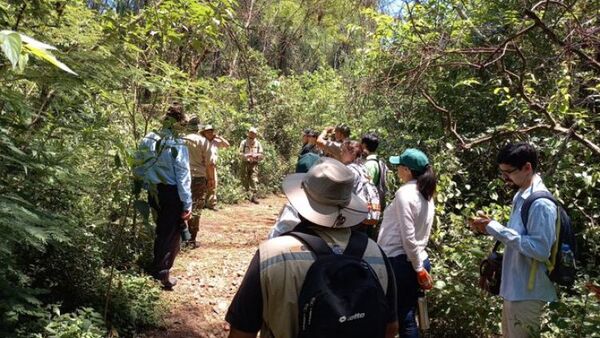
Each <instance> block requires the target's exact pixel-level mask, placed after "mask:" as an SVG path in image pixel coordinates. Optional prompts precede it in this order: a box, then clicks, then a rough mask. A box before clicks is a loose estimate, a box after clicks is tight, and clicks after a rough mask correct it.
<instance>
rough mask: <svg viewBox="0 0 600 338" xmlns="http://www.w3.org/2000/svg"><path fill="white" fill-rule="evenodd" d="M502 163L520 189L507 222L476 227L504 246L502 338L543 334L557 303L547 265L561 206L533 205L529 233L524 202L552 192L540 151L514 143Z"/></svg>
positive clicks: (482, 220)
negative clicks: (541, 171) (545, 317)
mask: <svg viewBox="0 0 600 338" xmlns="http://www.w3.org/2000/svg"><path fill="white" fill-rule="evenodd" d="M497 162H498V166H499V167H500V172H501V173H502V177H503V178H504V180H505V181H506V183H507V184H509V185H510V186H512V187H515V188H518V192H517V194H516V195H515V197H514V198H513V203H512V210H511V215H510V219H509V221H508V224H507V225H506V226H503V225H501V224H500V223H498V222H496V221H495V220H492V219H490V218H488V217H477V218H475V219H474V220H473V221H472V222H471V226H472V227H473V229H474V230H475V231H477V232H479V233H483V234H488V235H491V236H492V237H494V239H496V240H498V241H500V242H502V243H503V244H504V245H505V249H504V258H503V261H502V282H501V285H500V296H501V297H502V298H503V299H504V304H503V308H502V334H503V336H504V337H511V338H512V337H530V336H539V330H540V318H541V313H542V308H543V306H544V305H545V304H546V303H548V302H553V301H556V299H557V297H556V289H555V288H554V285H553V284H552V282H551V281H550V279H549V278H548V275H547V268H546V265H545V262H546V261H547V260H548V257H550V252H551V249H552V245H553V244H554V242H555V240H556V218H557V215H558V213H557V207H556V205H555V204H554V203H553V202H552V201H550V200H548V199H543V198H542V199H538V200H536V201H535V202H533V204H532V205H531V208H530V210H529V216H528V220H527V229H525V227H524V226H523V222H522V220H521V207H522V206H523V203H524V202H525V199H526V198H527V197H528V196H529V195H531V194H532V193H533V192H536V191H540V190H544V191H547V190H548V189H547V188H546V186H545V185H544V183H543V182H542V179H541V178H540V176H539V175H538V174H537V173H536V169H537V166H538V154H537V151H536V149H535V148H534V147H533V146H532V145H530V144H528V143H524V142H521V143H516V144H509V145H507V146H505V147H504V148H503V149H502V150H501V151H500V153H499V154H498V161H497Z"/></svg>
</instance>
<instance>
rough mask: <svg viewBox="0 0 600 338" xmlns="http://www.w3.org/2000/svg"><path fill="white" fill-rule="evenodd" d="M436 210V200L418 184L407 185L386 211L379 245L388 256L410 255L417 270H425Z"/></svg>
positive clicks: (400, 190)
mask: <svg viewBox="0 0 600 338" xmlns="http://www.w3.org/2000/svg"><path fill="white" fill-rule="evenodd" d="M434 211H435V210H434V205H433V199H431V200H430V201H428V200H426V199H425V197H423V195H421V193H420V192H419V191H418V190H417V181H416V180H411V181H409V182H407V183H406V184H404V185H403V186H401V187H400V189H398V191H396V195H395V197H394V200H393V201H392V203H391V204H390V205H388V206H387V208H385V211H384V213H383V221H382V223H381V231H380V232H379V237H378V238H377V244H379V246H381V248H382V249H383V251H384V252H385V253H386V255H387V256H388V257H396V256H399V255H406V256H407V258H408V259H409V260H410V262H411V264H412V266H413V268H414V269H415V270H419V269H421V268H423V261H424V260H425V259H426V258H427V257H428V256H427V251H425V247H426V246H427V242H428V241H429V234H430V233H431V226H432V225H433V217H434Z"/></svg>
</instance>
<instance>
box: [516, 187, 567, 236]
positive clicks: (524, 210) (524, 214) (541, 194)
mask: <svg viewBox="0 0 600 338" xmlns="http://www.w3.org/2000/svg"><path fill="white" fill-rule="evenodd" d="M539 198H546V199H549V200H551V201H552V202H554V204H556V205H557V206H558V202H557V201H556V199H555V198H554V196H552V194H551V193H550V192H548V191H546V190H540V191H536V192H534V193H532V194H531V195H529V196H528V197H527V198H526V199H525V202H524V203H523V206H522V207H521V221H523V226H524V227H525V231H527V219H528V218H529V209H530V208H531V205H532V204H533V202H535V201H536V200H537V199H539ZM558 217H560V213H559V214H558Z"/></svg>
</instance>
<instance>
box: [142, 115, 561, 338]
mask: <svg viewBox="0 0 600 338" xmlns="http://www.w3.org/2000/svg"><path fill="white" fill-rule="evenodd" d="M207 127H208V129H207ZM184 131H185V133H183V132H184ZM200 131H202V133H200ZM186 133H187V134H186ZM184 134H185V135H184ZM257 134H258V132H257V130H256V129H255V128H250V129H249V130H248V133H247V138H246V139H245V140H243V141H242V142H241V144H240V150H239V154H240V158H241V160H242V163H243V169H242V173H243V174H244V175H245V179H244V180H243V182H244V185H245V187H246V188H247V190H248V191H249V192H250V195H249V196H250V197H249V198H250V200H251V201H252V202H254V203H258V201H257V200H256V183H257V181H258V178H257V165H258V163H259V162H260V161H261V160H263V158H264V154H263V148H262V145H261V144H260V142H259V141H258V140H257V139H256V137H257ZM215 140H217V141H216V142H215ZM303 140H304V144H303V147H302V150H301V152H300V154H299V158H298V163H297V166H296V173H294V174H290V175H288V176H287V177H286V178H285V179H284V181H283V184H282V189H283V192H284V193H285V195H286V197H287V203H286V204H285V206H284V207H283V208H282V211H281V213H280V215H279V217H278V219H277V221H276V223H275V224H274V226H273V229H272V231H271V233H270V234H269V239H268V240H267V241H264V242H263V243H261V244H260V246H259V248H258V250H257V251H256V254H255V255H254V257H253V258H252V261H251V263H250V265H249V267H248V270H247V272H246V275H245V276H244V279H243V281H242V283H241V285H240V287H239V290H238V292H237V293H236V295H235V296H234V298H233V300H232V303H231V305H230V307H229V310H228V312H227V315H226V320H227V322H229V323H230V326H231V331H230V335H229V336H230V337H233V338H236V337H238V338H239V337H256V335H257V333H258V332H259V331H260V332H261V336H262V337H277V338H282V337H290V338H291V337H298V336H302V335H299V334H300V333H302V332H306V331H305V330H309V329H310V326H311V322H312V321H317V322H318V319H319V318H312V310H310V309H312V308H311V307H310V306H312V305H311V304H308V305H307V304H304V308H303V309H301V308H300V306H299V297H300V296H301V293H303V292H304V289H303V284H304V283H305V282H307V281H306V278H307V275H308V274H309V273H310V270H311V266H313V265H314V264H315V262H316V261H317V260H318V259H320V258H322V257H323V255H324V254H323V252H320V253H316V252H315V251H314V247H318V246H321V247H325V248H327V249H326V251H330V253H329V254H331V255H340V254H342V253H343V254H344V255H346V253H348V254H350V253H351V254H352V255H354V256H355V257H356V258H357V259H360V260H361V261H362V262H364V267H365V269H366V271H368V274H371V276H372V277H374V278H375V279H376V280H377V283H376V284H377V286H378V287H379V289H380V291H381V294H382V295H384V297H385V298H382V300H381V302H379V303H378V304H379V305H380V309H379V312H378V313H379V314H383V315H382V316H381V317H382V318H379V319H380V320H379V321H378V322H380V323H382V327H372V328H371V327H369V326H368V325H375V324H373V323H375V322H377V321H375V322H374V321H373V316H372V314H371V316H370V313H367V312H368V311H367V312H357V313H347V314H346V313H340V314H339V315H340V317H339V320H336V323H330V324H331V325H334V324H335V325H336V326H335V327H336V329H340V330H342V331H340V332H346V331H343V330H344V327H346V329H348V328H350V329H349V331H347V332H349V333H348V334H347V335H345V337H346V336H347V337H353V336H357V335H358V336H363V337H365V336H369V337H371V336H373V337H375V336H379V337H384V336H385V337H389V338H391V337H394V336H395V335H396V334H398V332H399V333H400V337H418V336H419V331H418V328H417V323H416V320H415V315H416V309H417V297H418V296H419V294H421V293H422V292H423V291H424V290H429V289H431V288H432V287H433V280H432V277H431V276H430V274H429V272H430V270H431V263H430V261H429V256H428V254H427V249H426V248H427V244H428V241H429V236H430V233H431V229H432V226H433V223H434V212H435V206H434V195H435V191H436V186H437V178H436V175H435V173H434V171H433V167H432V164H431V162H430V159H429V158H428V156H427V155H426V154H425V153H424V152H423V151H421V150H419V149H416V148H409V149H406V150H404V151H403V152H402V153H401V154H399V155H394V156H391V157H389V158H388V160H387V161H383V160H382V159H380V158H379V156H378V155H377V148H378V145H379V138H378V136H377V135H375V134H373V133H368V134H365V135H363V136H362V137H361V139H360V141H353V140H350V128H349V127H348V126H347V125H345V124H341V125H338V126H336V127H328V128H325V129H324V130H323V131H322V132H321V133H316V132H314V131H313V130H310V129H309V130H305V132H304V134H303ZM228 145H229V143H228V142H227V141H226V140H225V139H223V138H222V137H218V136H217V135H215V133H214V130H213V129H212V127H210V126H205V127H204V128H200V123H199V121H198V120H197V119H195V118H192V119H190V120H189V121H187V120H186V118H185V115H184V114H183V112H182V110H181V106H179V105H173V106H171V107H170V108H169V110H168V111H167V114H166V118H165V120H164V126H163V129H162V131H161V132H160V133H156V132H151V133H149V134H148V135H146V136H145V137H144V139H143V140H142V142H141V143H140V155H139V158H138V159H139V161H140V162H139V165H138V166H137V167H136V169H135V170H136V174H137V175H138V177H141V178H142V180H143V183H144V184H145V186H146V188H147V189H148V191H149V194H148V195H149V204H150V205H151V207H152V209H153V211H154V213H155V220H156V224H157V226H156V240H155V244H154V262H153V264H154V272H153V273H154V276H155V277H156V278H157V279H158V280H159V281H160V282H161V283H162V284H163V286H164V287H165V288H172V287H173V286H174V285H175V284H176V280H175V279H174V278H172V277H171V276H170V275H169V270H170V269H171V267H172V265H173V261H174V260H175V257H176V256H177V253H178V252H179V249H180V241H181V230H182V224H185V223H187V224H188V225H189V230H190V233H191V236H190V238H189V239H188V243H190V245H192V246H195V245H196V235H197V233H198V228H199V224H200V215H201V210H202V208H203V207H204V204H205V199H206V192H207V191H208V190H209V186H211V185H212V187H213V188H214V187H216V171H213V172H212V173H211V170H212V169H213V168H215V167H216V151H217V149H218V148H219V147H226V146H228ZM386 162H387V163H386ZM388 164H389V165H391V166H392V167H393V168H394V169H395V173H396V175H397V177H398V179H399V180H400V181H401V182H402V185H401V186H400V187H399V188H398V190H397V191H396V192H395V194H394V197H393V199H392V200H391V201H390V203H385V193H383V194H382V193H381V191H380V190H379V191H378V193H380V194H382V196H380V200H381V204H382V205H384V206H385V209H384V210H383V216H382V218H381V219H380V222H378V224H373V223H372V222H370V223H369V222H366V220H367V219H368V216H369V214H370V212H371V211H372V208H373V206H372V205H370V204H369V201H368V198H365V196H366V194H364V193H363V192H362V191H361V190H363V189H364V187H365V186H366V184H367V182H368V183H369V184H371V185H375V186H378V185H379V186H381V185H382V184H381V183H382V181H384V182H385V176H386V172H387V165H388ZM497 164H498V166H499V168H500V172H501V174H502V177H503V178H504V179H505V181H506V182H507V183H509V184H510V185H512V186H514V187H515V188H517V189H518V193H517V194H516V196H515V198H514V200H513V208H512V213H511V217H510V220H509V223H508V224H507V226H502V225H501V224H500V223H498V222H496V221H494V220H492V219H490V218H489V217H487V216H478V217H474V218H473V219H472V221H471V226H472V228H473V230H474V231H475V232H476V233H482V234H488V235H491V236H493V237H494V238H495V239H496V240H498V241H500V242H502V243H504V244H505V245H506V249H505V258H504V261H503V269H502V284H501V288H500V295H501V296H502V297H503V299H504V306H503V314H502V331H503V335H504V336H505V337H527V336H532V335H533V336H536V335H538V334H539V327H540V317H541V312H542V307H543V305H544V304H546V303H547V302H551V301H554V300H556V291H555V289H554V286H553V285H552V282H550V280H549V279H548V277H547V275H546V272H547V270H546V267H545V265H544V264H541V265H540V266H539V269H538V270H537V274H536V275H535V276H534V277H535V280H534V283H532V282H531V278H527V276H529V275H530V274H529V273H528V271H529V270H530V269H531V266H532V264H534V262H535V261H544V260H545V259H546V258H547V257H548V256H549V253H550V250H551V248H552V245H553V243H554V242H555V241H556V229H555V222H556V220H557V209H556V206H555V205H554V204H553V203H552V202H550V201H548V200H545V199H540V200H539V201H535V202H534V204H533V205H532V207H531V212H530V214H529V221H528V224H529V225H528V229H525V227H524V226H523V223H522V221H521V218H520V217H519V215H520V207H521V206H522V203H523V200H524V199H525V198H526V197H527V196H528V195H530V194H531V193H533V192H534V191H539V190H545V191H547V189H546V187H545V186H544V184H543V182H542V180H541V178H540V176H539V175H538V174H537V171H536V169H537V166H538V158H537V151H536V150H535V148H533V146H531V145H529V144H527V143H518V144H509V145H507V146H506V147H505V148H504V149H502V151H501V152H500V154H499V156H498V159H497ZM211 179H212V180H213V181H214V183H210V182H211ZM383 185H385V184H383ZM299 233H303V234H304V235H303V236H309V237H310V238H312V239H311V240H310V241H309V240H307V239H306V238H308V237H306V238H305V237H303V236H300V235H299ZM311 236H312V237H311ZM369 237H371V238H369ZM319 242H322V244H323V245H320V244H319ZM315 243H316V244H315ZM350 275H351V274H350ZM350 275H349V276H350ZM329 277H331V276H329ZM338 278H339V276H338ZM351 282H352V280H348V283H351ZM330 287H331V288H332V289H335V288H336V286H335V285H330ZM337 287H340V286H339V285H338V286H337ZM357 293H359V290H357ZM382 297H383V296H382ZM346 305H347V304H346ZM307 308H309V310H310V311H309V312H310V313H309V314H308V315H307V314H306V311H307ZM340 308H343V306H340ZM302 311H304V314H303V312H302ZM307 318H308V319H307ZM363 322H364V323H365V325H363V326H361V325H360V323H363ZM368 323H371V324H368ZM328 325H329V324H328ZM352 325H355V326H352ZM356 325H358V326H356ZM325 326H327V325H325ZM307 327H309V328H308V329H307ZM357 327H360V328H361V329H360V330H357V329H355V328H357ZM365 330H366V331H365ZM370 330H372V331H370ZM364 332H379V333H380V334H378V335H370V334H368V335H365V333H364Z"/></svg>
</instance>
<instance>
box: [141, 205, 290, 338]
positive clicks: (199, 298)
mask: <svg viewBox="0 0 600 338" xmlns="http://www.w3.org/2000/svg"><path fill="white" fill-rule="evenodd" d="M284 203H285V197H284V196H283V195H281V196H274V195H272V196H269V197H267V198H265V199H261V200H260V204H259V205H255V204H251V203H248V202H244V203H242V204H238V205H227V206H224V207H223V208H222V209H220V210H219V211H216V212H215V211H211V210H204V211H203V214H202V225H201V228H200V233H199V237H200V238H199V240H200V247H199V248H197V249H195V250H189V251H184V252H182V253H181V254H180V255H179V256H178V257H177V260H176V262H175V266H174V269H173V270H172V275H173V276H174V277H176V278H177V279H178V284H177V286H176V287H175V289H174V291H172V292H163V294H162V295H163V296H162V297H163V299H164V300H165V302H166V303H167V306H168V307H169V309H170V310H169V313H168V315H167V318H166V319H165V323H164V326H165V327H164V328H163V329H159V330H154V331H150V332H146V333H144V334H143V335H142V337H146V338H154V337H156V338H158V337H171V338H176V337H177V338H181V337H203V338H218V337H227V334H228V325H227V323H226V322H225V321H224V317H225V313H226V311H227V308H228V306H229V302H230V301H231V298H232V297H233V295H234V294H235V292H236V290H237V288H238V286H239V284H240V282H241V280H242V277H243V276H244V273H245V272H246V268H247V266H248V263H250V259H251V258H252V255H253V254H254V252H255V251H256V248H257V246H258V244H259V243H260V242H261V241H262V240H264V239H265V238H266V237H267V234H268V232H269V230H270V228H271V227H272V225H273V223H274V221H275V219H276V217H277V214H278V212H279V209H280V208H281V207H282V206H283V204H284Z"/></svg>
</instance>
